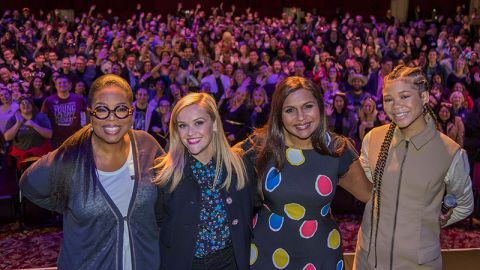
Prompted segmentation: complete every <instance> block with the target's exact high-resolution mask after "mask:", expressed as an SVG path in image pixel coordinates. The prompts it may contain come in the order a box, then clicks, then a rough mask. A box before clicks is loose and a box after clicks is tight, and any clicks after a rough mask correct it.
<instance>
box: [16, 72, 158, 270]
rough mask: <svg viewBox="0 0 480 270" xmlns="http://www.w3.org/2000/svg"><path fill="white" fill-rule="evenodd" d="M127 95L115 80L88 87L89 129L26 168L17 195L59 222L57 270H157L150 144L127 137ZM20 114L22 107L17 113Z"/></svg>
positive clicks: (138, 136) (135, 134) (135, 135)
mask: <svg viewBox="0 0 480 270" xmlns="http://www.w3.org/2000/svg"><path fill="white" fill-rule="evenodd" d="M132 100H133V94H132V90H131V88H130V85H129V84H128V82H127V81H125V80H124V79H122V78H121V77H119V76H116V75H111V74H110V75H104V76H101V77H99V78H98V79H96V80H95V81H94V82H93V83H92V86H91V89H90V93H89V109H88V110H89V114H90V116H91V123H90V124H88V125H86V126H85V127H83V128H82V129H80V130H79V131H77V132H76V133H75V134H74V135H73V136H71V137H69V138H68V139H67V141H66V142H65V143H64V144H62V145H61V146H60V147H59V148H58V149H57V150H56V151H53V152H50V153H49V154H47V155H45V156H43V157H42V158H41V159H40V160H38V161H37V162H35V163H34V164H33V165H31V166H30V167H29V168H28V169H27V170H26V171H25V173H24V174H23V175H22V177H21V179H20V188H21V190H22V194H23V195H24V196H26V197H27V198H28V199H29V200H31V201H32V202H34V203H35V204H37V205H39V206H41V207H43V208H46V209H49V210H52V211H57V212H59V213H61V214H63V240H62V245H61V249H60V255H59V258H58V268H59V269H72V268H73V269H79V268H88V269H110V268H119V269H133V268H138V269H159V268H160V250H159V249H160V247H159V241H160V239H159V228H158V226H157V223H156V222H155V220H156V212H158V211H156V209H155V205H156V201H157V199H158V190H157V188H156V186H155V185H154V184H153V183H152V180H153V179H154V173H153V171H152V167H153V166H154V160H155V159H156V158H158V157H160V156H161V155H162V154H163V153H164V152H163V150H162V148H161V147H160V146H159V145H158V143H157V142H156V141H155V139H154V138H153V137H151V136H150V135H149V134H148V133H146V132H144V131H136V130H132V129H131V126H132V113H133V107H132ZM22 106H24V105H22Z"/></svg>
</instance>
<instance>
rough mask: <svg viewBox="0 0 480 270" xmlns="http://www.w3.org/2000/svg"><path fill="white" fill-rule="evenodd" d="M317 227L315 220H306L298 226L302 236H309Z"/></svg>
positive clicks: (313, 233) (312, 234)
mask: <svg viewBox="0 0 480 270" xmlns="http://www.w3.org/2000/svg"><path fill="white" fill-rule="evenodd" d="M317 229H318V222H317V221H316V220H307V221H304V222H303V223H302V226H300V235H301V236H302V237H303V238H311V237H312V236H314V235H315V233H316V232H317Z"/></svg>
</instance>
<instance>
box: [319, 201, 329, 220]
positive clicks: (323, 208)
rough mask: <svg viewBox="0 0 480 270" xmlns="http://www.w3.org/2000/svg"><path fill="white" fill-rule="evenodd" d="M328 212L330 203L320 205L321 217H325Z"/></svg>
mask: <svg viewBox="0 0 480 270" xmlns="http://www.w3.org/2000/svg"><path fill="white" fill-rule="evenodd" d="M329 212H330V204H326V205H324V206H323V207H322V210H321V211H320V213H321V214H322V217H326V216H327V215H328V213H329Z"/></svg>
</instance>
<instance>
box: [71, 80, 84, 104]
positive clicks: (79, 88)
mask: <svg viewBox="0 0 480 270" xmlns="http://www.w3.org/2000/svg"><path fill="white" fill-rule="evenodd" d="M73 91H74V93H75V94H77V95H79V96H81V97H82V98H83V99H84V100H85V102H88V100H87V98H88V97H87V94H88V93H87V84H86V83H85V82H84V81H82V80H78V81H76V82H75V86H74V87H73Z"/></svg>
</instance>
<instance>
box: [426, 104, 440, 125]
mask: <svg viewBox="0 0 480 270" xmlns="http://www.w3.org/2000/svg"><path fill="white" fill-rule="evenodd" d="M423 110H424V115H430V117H432V120H433V121H434V122H435V126H436V127H438V126H439V123H440V122H439V121H438V118H437V115H436V114H435V112H434V111H433V108H432V106H430V104H428V103H425V105H423Z"/></svg>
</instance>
